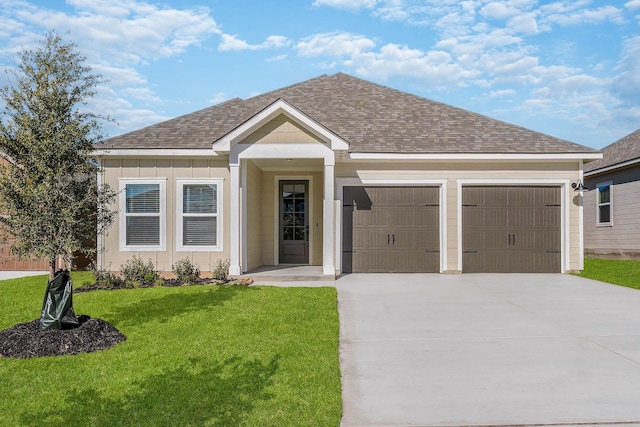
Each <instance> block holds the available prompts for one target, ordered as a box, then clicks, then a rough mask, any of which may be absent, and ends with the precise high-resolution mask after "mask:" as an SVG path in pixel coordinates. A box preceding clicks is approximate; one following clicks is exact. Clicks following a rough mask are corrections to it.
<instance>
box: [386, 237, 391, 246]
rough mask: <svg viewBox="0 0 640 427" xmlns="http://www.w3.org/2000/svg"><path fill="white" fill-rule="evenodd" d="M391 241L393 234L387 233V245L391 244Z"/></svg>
mask: <svg viewBox="0 0 640 427" xmlns="http://www.w3.org/2000/svg"><path fill="white" fill-rule="evenodd" d="M389 242H391V236H389V235H388V234H387V246H389Z"/></svg>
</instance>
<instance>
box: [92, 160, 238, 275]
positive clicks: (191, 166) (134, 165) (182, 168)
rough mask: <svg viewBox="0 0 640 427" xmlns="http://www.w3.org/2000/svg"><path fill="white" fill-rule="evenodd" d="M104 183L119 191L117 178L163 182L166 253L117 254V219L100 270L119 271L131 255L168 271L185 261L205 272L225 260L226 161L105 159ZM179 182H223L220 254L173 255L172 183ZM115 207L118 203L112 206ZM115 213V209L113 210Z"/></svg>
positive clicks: (228, 210) (104, 239) (173, 190)
mask: <svg viewBox="0 0 640 427" xmlns="http://www.w3.org/2000/svg"><path fill="white" fill-rule="evenodd" d="M103 166H104V170H105V173H104V182H105V183H107V184H109V185H111V186H112V187H113V188H115V189H118V188H119V178H141V179H144V178H165V179H166V223H167V224H166V230H165V232H166V243H167V247H166V251H153V252H152V251H149V252H146V251H144V252H141V251H120V249H119V248H120V240H119V239H120V238H119V227H120V223H119V218H116V221H115V223H114V224H113V226H112V227H111V229H110V230H109V233H108V234H107V235H106V236H104V237H103V246H104V247H105V249H106V251H105V252H104V254H103V255H102V266H103V267H104V268H109V269H111V270H112V271H119V270H120V266H121V265H122V264H124V263H125V262H126V261H127V260H128V259H130V258H131V257H132V256H133V255H137V256H140V257H142V258H143V259H145V260H146V259H151V260H152V261H153V262H154V263H155V264H156V267H157V268H158V270H160V271H163V272H169V271H171V269H172V268H171V267H172V265H173V263H174V262H175V261H177V260H180V259H185V258H189V259H190V260H192V261H193V262H194V263H196V264H197V265H198V266H199V267H200V269H201V270H202V272H203V273H204V272H208V271H210V270H211V267H212V266H214V265H215V264H216V262H217V261H218V260H225V259H229V218H230V209H229V203H228V202H229V195H230V193H229V167H228V161H227V160H226V159H223V160H218V159H137V160H133V159H105V160H104V161H103ZM181 178H218V179H223V180H224V181H223V186H222V200H223V211H222V212H221V214H222V252H192V251H188V252H177V251H176V235H175V233H176V222H175V221H176V198H175V194H176V180H178V179H181ZM116 203H118V202H116ZM114 208H115V209H119V206H115V207H114Z"/></svg>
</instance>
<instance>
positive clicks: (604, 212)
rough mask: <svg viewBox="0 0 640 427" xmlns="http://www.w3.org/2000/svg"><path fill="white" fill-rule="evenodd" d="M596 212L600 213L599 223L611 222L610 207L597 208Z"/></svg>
mask: <svg viewBox="0 0 640 427" xmlns="http://www.w3.org/2000/svg"><path fill="white" fill-rule="evenodd" d="M598 211H599V213H600V218H599V220H600V222H601V223H603V222H611V205H604V206H599V207H598Z"/></svg>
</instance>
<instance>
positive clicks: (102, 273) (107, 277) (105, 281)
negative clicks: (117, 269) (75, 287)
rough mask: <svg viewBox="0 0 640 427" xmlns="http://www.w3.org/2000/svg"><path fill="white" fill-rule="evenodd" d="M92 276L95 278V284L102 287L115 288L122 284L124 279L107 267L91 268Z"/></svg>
mask: <svg viewBox="0 0 640 427" xmlns="http://www.w3.org/2000/svg"><path fill="white" fill-rule="evenodd" d="M93 276H94V278H95V280H96V281H95V286H96V287H99V288H102V289H116V288H121V287H123V286H124V280H122V279H121V278H120V277H119V276H118V275H117V274H115V273H112V272H111V271H110V270H109V268H105V269H103V268H99V267H96V268H94V269H93Z"/></svg>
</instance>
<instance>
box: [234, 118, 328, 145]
mask: <svg viewBox="0 0 640 427" xmlns="http://www.w3.org/2000/svg"><path fill="white" fill-rule="evenodd" d="M318 142H321V141H320V140H319V139H318V138H316V137H315V136H314V135H313V134H312V133H310V132H308V131H307V130H305V129H304V128H303V127H302V126H299V125H297V124H296V123H294V122H292V121H291V120H289V119H288V118H287V117H286V116H285V115H284V114H280V115H279V116H278V117H276V118H275V119H273V120H271V121H270V122H269V123H267V124H266V125H264V126H262V127H261V128H260V129H258V130H257V131H255V132H254V133H253V134H251V135H249V136H248V137H247V138H245V139H244V141H243V142H242V143H243V144H290V143H291V144H308V143H318Z"/></svg>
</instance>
